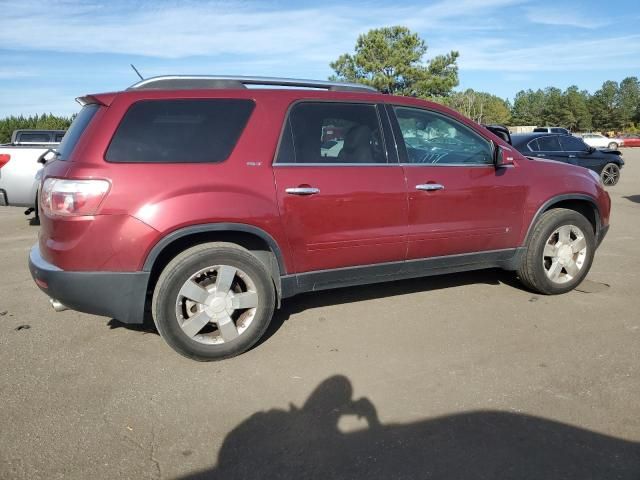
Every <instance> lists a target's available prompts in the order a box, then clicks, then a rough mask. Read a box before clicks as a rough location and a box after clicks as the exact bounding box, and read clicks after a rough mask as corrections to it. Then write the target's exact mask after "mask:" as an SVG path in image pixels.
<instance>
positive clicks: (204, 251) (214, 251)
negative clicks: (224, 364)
mask: <svg viewBox="0 0 640 480" xmlns="http://www.w3.org/2000/svg"><path fill="white" fill-rule="evenodd" d="M213 265H229V266H232V267H235V268H237V269H239V270H242V271H243V272H244V273H246V274H247V275H248V276H249V278H250V279H251V281H252V282H253V283H254V285H255V289H256V293H257V295H258V306H257V307H256V312H255V316H254V317H253V320H252V321H251V323H250V324H249V326H248V327H246V330H245V331H244V332H242V333H241V334H240V335H239V336H238V337H237V338H234V339H233V340H231V341H229V342H225V343H221V344H217V345H212V344H203V343H201V342H199V341H196V340H194V339H193V338H190V337H189V336H188V335H187V334H186V333H185V332H184V331H183V330H182V328H181V326H180V323H179V320H178V315H177V313H176V302H177V300H178V297H179V292H180V289H181V288H182V286H183V285H184V283H185V282H186V281H187V280H188V279H189V278H190V277H191V276H192V275H194V274H195V273H196V272H198V271H200V270H202V269H207V268H209V267H210V266H213ZM275 302H276V294H275V288H274V285H273V280H272V278H271V275H270V274H269V273H268V272H267V270H266V269H265V267H264V265H263V264H262V263H261V262H260V261H259V260H258V259H257V258H256V257H255V256H253V255H252V254H251V253H250V252H249V251H248V250H246V249H244V248H242V247H240V246H238V245H235V244H232V243H223V242H215V243H206V244H202V245H197V246H195V247H192V248H189V249H188V250H185V251H184V252H182V253H180V254H179V255H178V256H176V257H175V258H174V259H173V260H172V261H171V262H169V264H168V265H167V266H166V267H165V269H164V270H163V271H162V273H161V274H160V277H159V278H158V282H157V284H156V287H155V290H154V293H153V300H152V314H153V320H154V322H155V325H156V328H157V329H158V332H159V333H160V336H161V337H162V338H163V339H164V340H165V341H166V342H167V343H168V344H169V346H170V347H171V348H173V349H174V350H175V351H176V352H178V353H180V354H181V355H184V356H185V357H188V358H191V359H194V360H198V361H213V360H221V359H224V358H229V357H233V356H235V355H238V354H240V353H243V352H245V351H246V350H248V349H249V348H251V347H252V346H253V345H254V344H255V343H256V342H257V341H258V340H259V339H260V338H261V337H262V335H264V333H265V331H266V330H267V327H268V326H269V323H270V322H271V318H272V316H273V311H274V307H275Z"/></svg>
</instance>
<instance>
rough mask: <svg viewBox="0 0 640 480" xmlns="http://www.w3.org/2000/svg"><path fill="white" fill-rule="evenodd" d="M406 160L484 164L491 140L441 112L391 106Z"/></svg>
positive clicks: (488, 159) (489, 155) (489, 161)
mask: <svg viewBox="0 0 640 480" xmlns="http://www.w3.org/2000/svg"><path fill="white" fill-rule="evenodd" d="M393 109H394V111H395V114H396V118H397V120H398V125H399V127H400V132H401V134H402V139H403V140H404V144H405V147H406V151H407V161H408V162H409V163H420V164H438V165H441V164H456V165H465V164H471V165H487V164H492V163H493V147H492V144H491V142H489V141H488V140H487V139H485V138H483V137H482V136H480V135H479V134H477V133H476V132H474V131H473V130H471V129H470V128H468V127H466V126H465V125H463V124H461V123H459V122H458V121H456V120H453V119H452V118H449V117H446V116H444V115H441V114H438V113H435V112H432V111H428V110H422V109H417V108H411V107H400V106H395V107H394V108H393Z"/></svg>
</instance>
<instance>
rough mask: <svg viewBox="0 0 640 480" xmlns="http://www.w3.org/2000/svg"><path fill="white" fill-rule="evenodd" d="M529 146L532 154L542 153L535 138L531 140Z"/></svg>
mask: <svg viewBox="0 0 640 480" xmlns="http://www.w3.org/2000/svg"><path fill="white" fill-rule="evenodd" d="M527 146H528V147H529V150H531V151H532V152H539V151H540V148H539V147H538V140H537V139H535V138H534V139H533V140H531V141H530V142H529V143H527Z"/></svg>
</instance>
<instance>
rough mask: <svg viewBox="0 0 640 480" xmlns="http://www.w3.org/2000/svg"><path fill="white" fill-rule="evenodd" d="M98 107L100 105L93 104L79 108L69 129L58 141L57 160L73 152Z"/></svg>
mask: <svg viewBox="0 0 640 480" xmlns="http://www.w3.org/2000/svg"><path fill="white" fill-rule="evenodd" d="M99 108H100V107H99V106H98V105H93V104H92V105H85V106H84V107H82V110H80V113H78V115H77V116H76V118H75V119H74V120H73V123H72V124H71V126H70V127H69V130H67V133H66V134H65V136H64V138H63V139H62V141H61V142H60V145H58V148H57V150H58V152H59V153H60V154H59V155H58V158H57V159H58V160H68V159H69V156H70V155H71V153H72V152H73V149H74V148H76V145H77V143H78V140H80V137H81V136H82V133H83V132H84V131H85V129H86V128H87V126H88V125H89V122H91V119H92V118H93V116H94V115H95V114H96V112H97V111H98V109H99Z"/></svg>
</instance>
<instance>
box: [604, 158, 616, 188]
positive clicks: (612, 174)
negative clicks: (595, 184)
mask: <svg viewBox="0 0 640 480" xmlns="http://www.w3.org/2000/svg"><path fill="white" fill-rule="evenodd" d="M600 179H601V180H602V184H603V185H606V186H607V187H613V186H614V185H617V184H618V182H619V181H620V167H619V166H618V165H617V164H615V163H607V164H606V165H605V166H604V168H603V169H602V171H601V172H600Z"/></svg>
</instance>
